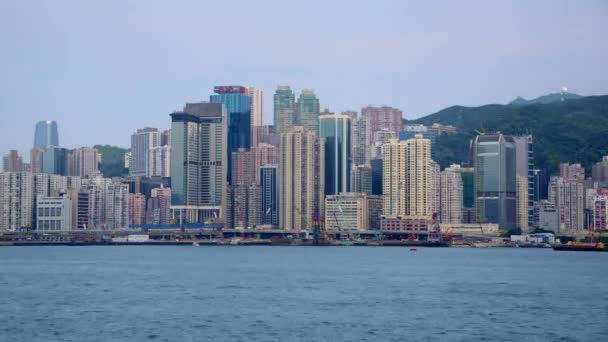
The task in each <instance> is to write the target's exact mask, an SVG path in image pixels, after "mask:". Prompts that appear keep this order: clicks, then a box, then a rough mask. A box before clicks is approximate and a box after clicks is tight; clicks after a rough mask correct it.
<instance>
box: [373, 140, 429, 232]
mask: <svg viewBox="0 0 608 342" xmlns="http://www.w3.org/2000/svg"><path fill="white" fill-rule="evenodd" d="M382 150H383V151H382V153H383V155H384V158H383V159H384V166H383V177H382V178H383V194H384V208H383V209H384V215H385V216H390V217H396V216H403V217H404V218H405V219H410V220H424V221H430V220H431V219H432V212H431V210H432V204H431V201H432V197H431V188H432V185H431V142H430V141H429V140H428V139H425V138H423V137H422V135H416V137H415V138H414V139H410V140H406V141H398V140H396V139H392V140H390V141H389V142H388V143H387V144H385V145H384V146H383V148H382Z"/></svg>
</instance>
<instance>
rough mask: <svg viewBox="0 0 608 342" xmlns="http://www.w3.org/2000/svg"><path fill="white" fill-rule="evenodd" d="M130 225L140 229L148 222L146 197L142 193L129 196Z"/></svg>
mask: <svg viewBox="0 0 608 342" xmlns="http://www.w3.org/2000/svg"><path fill="white" fill-rule="evenodd" d="M129 214H130V215H129V224H130V225H134V226H136V227H138V226H139V227H140V226H141V225H142V224H144V223H145V222H146V196H145V195H144V194H142V193H140V192H137V193H134V194H130V195H129Z"/></svg>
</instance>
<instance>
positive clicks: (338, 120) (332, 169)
mask: <svg viewBox="0 0 608 342" xmlns="http://www.w3.org/2000/svg"><path fill="white" fill-rule="evenodd" d="M350 127H351V118H350V116H348V115H341V114H336V115H321V116H319V136H320V137H321V138H324V139H325V194H326V195H338V194H340V193H341V192H349V191H350V145H351V137H350V134H351V130H350Z"/></svg>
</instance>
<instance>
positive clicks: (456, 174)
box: [440, 164, 463, 223]
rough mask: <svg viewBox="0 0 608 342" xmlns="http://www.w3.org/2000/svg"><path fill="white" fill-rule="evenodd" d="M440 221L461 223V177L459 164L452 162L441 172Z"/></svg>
mask: <svg viewBox="0 0 608 342" xmlns="http://www.w3.org/2000/svg"><path fill="white" fill-rule="evenodd" d="M440 188H441V190H440V194H441V210H440V217H441V223H462V206H463V203H462V191H463V187H462V177H461V172H460V165H458V164H452V165H451V166H450V167H448V168H446V169H445V170H443V171H442V172H441V182H440Z"/></svg>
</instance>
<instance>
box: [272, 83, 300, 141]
mask: <svg viewBox="0 0 608 342" xmlns="http://www.w3.org/2000/svg"><path fill="white" fill-rule="evenodd" d="M295 102H296V101H295V95H294V94H293V92H292V91H291V89H289V86H279V87H278V88H277V91H276V92H275V93H274V118H273V119H274V131H275V132H276V133H277V134H281V133H285V132H287V131H289V130H290V129H291V128H292V127H293V126H294V123H295V110H296V103H295Z"/></svg>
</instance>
